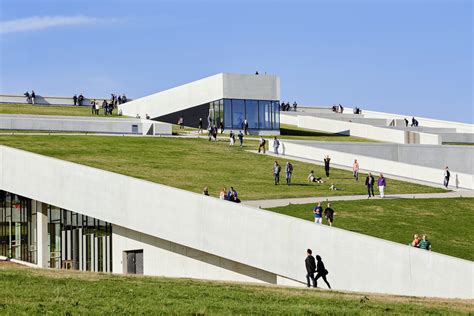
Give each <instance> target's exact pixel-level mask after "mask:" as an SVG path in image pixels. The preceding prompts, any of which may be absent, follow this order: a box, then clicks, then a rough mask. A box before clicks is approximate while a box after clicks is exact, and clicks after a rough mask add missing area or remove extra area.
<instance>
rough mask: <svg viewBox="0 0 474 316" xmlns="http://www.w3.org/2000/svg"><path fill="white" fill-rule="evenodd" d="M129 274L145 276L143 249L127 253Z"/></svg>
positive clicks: (126, 269) (127, 270) (126, 268)
mask: <svg viewBox="0 0 474 316" xmlns="http://www.w3.org/2000/svg"><path fill="white" fill-rule="evenodd" d="M125 260H126V261H125V264H126V267H125V271H126V272H127V274H143V249H142V250H132V251H125Z"/></svg>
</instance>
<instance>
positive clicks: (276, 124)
mask: <svg viewBox="0 0 474 316" xmlns="http://www.w3.org/2000/svg"><path fill="white" fill-rule="evenodd" d="M272 103H273V129H280V102H278V101H274V102H272Z"/></svg>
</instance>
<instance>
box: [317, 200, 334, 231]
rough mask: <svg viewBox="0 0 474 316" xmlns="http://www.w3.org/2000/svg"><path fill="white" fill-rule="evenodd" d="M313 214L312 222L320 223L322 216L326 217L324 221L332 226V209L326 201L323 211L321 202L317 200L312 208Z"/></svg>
mask: <svg viewBox="0 0 474 316" xmlns="http://www.w3.org/2000/svg"><path fill="white" fill-rule="evenodd" d="M313 215H314V222H315V223H316V224H322V223H323V217H325V218H326V221H327V223H328V225H329V226H332V223H333V222H334V210H333V209H332V207H331V203H328V205H327V207H326V209H324V211H323V207H322V205H321V202H318V204H317V205H316V206H315V207H314V209H313Z"/></svg>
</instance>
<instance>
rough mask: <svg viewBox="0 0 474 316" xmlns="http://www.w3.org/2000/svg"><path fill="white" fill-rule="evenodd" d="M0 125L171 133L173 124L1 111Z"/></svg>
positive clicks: (91, 130) (109, 131)
mask: <svg viewBox="0 0 474 316" xmlns="http://www.w3.org/2000/svg"><path fill="white" fill-rule="evenodd" d="M0 129H3V130H32V131H64V132H82V133H83V132H87V133H109V134H138V135H150V134H151V135H159V134H163V135H171V133H172V127H171V125H170V124H166V123H161V122H155V121H151V120H145V119H131V118H99V117H80V116H48V115H7V114H2V115H0Z"/></svg>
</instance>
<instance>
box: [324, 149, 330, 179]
mask: <svg viewBox="0 0 474 316" xmlns="http://www.w3.org/2000/svg"><path fill="white" fill-rule="evenodd" d="M330 163H331V158H329V155H326V157H324V170H325V171H326V177H328V178H329V164H330Z"/></svg>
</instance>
